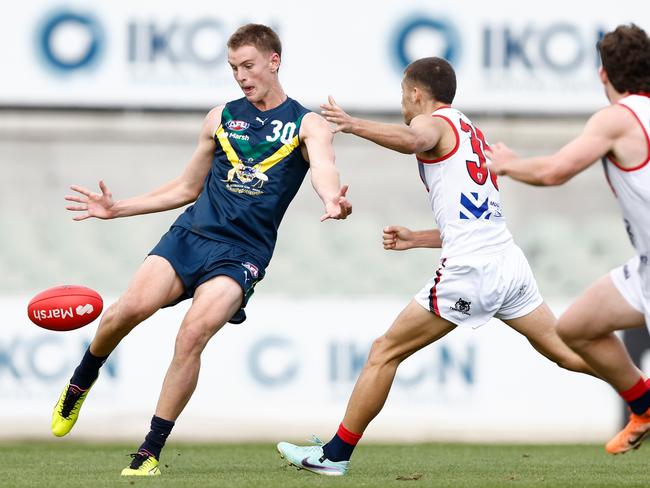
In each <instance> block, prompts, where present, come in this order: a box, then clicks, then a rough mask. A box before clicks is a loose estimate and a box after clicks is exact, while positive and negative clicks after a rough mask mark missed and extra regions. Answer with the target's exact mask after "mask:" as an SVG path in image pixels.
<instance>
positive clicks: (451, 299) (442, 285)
mask: <svg viewBox="0 0 650 488" xmlns="http://www.w3.org/2000/svg"><path fill="white" fill-rule="evenodd" d="M415 300H416V301H417V302H418V303H419V304H420V305H421V306H422V307H424V308H426V309H427V310H429V311H431V312H433V313H435V314H436V315H438V316H439V317H442V318H443V319H446V320H448V321H449V322H451V323H453V324H456V325H460V326H465V327H471V328H474V329H476V328H478V327H480V326H482V325H485V324H486V323H487V322H489V320H490V319H491V318H492V317H496V318H498V319H504V320H508V319H516V318H519V317H523V316H524V315H527V314H529V313H530V312H532V311H533V310H535V309H536V308H537V307H539V306H540V305H541V304H542V302H543V299H542V296H541V295H540V293H539V290H538V288H537V283H536V282H535V277H534V276H533V272H532V271H531V269H530V265H529V264H528V261H527V260H526V257H525V256H524V253H523V252H522V251H521V249H519V247H518V246H517V245H515V244H511V245H509V246H508V247H507V248H506V249H504V250H503V251H500V252H499V253H496V254H487V255H469V256H459V257H450V258H443V259H441V260H440V266H439V268H438V269H437V270H436V274H435V276H434V277H433V278H431V280H429V282H428V283H427V284H426V285H425V286H424V288H422V289H421V290H420V291H419V292H418V293H417V295H415Z"/></svg>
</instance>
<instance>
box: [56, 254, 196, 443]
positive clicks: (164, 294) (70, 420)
mask: <svg viewBox="0 0 650 488" xmlns="http://www.w3.org/2000/svg"><path fill="white" fill-rule="evenodd" d="M152 283H155V284H156V286H151V284H152ZM182 292H183V284H182V283H181V281H180V279H179V278H178V276H177V275H176V272H175V271H174V269H173V268H172V266H171V264H169V262H168V261H167V260H166V259H164V258H161V257H160V256H149V257H147V259H145V261H144V263H142V265H141V266H140V269H139V270H138V271H137V273H136V274H135V276H134V278H133V280H132V282H131V284H130V285H129V288H128V289H127V291H126V292H125V293H124V294H123V295H122V296H121V297H120V299H119V300H118V301H117V302H116V303H114V304H113V305H111V306H110V307H109V308H108V310H106V312H105V313H104V315H103V316H102V318H101V321H100V323H99V327H98V328H97V332H96V333H95V337H94V339H93V341H92V343H91V344H90V347H89V348H88V350H87V351H86V353H85V354H84V357H83V358H82V360H81V363H80V364H79V366H78V367H77V368H76V369H75V371H74V373H73V375H72V378H71V379H70V382H69V383H68V384H67V385H66V386H65V388H64V389H63V392H62V393H61V396H60V397H59V401H58V402H57V404H56V405H55V407H54V411H53V412H52V433H53V434H54V435H55V436H57V437H61V436H64V435H66V434H67V433H68V432H70V430H71V429H72V427H73V426H74V424H75V422H76V421H77V418H78V417H79V409H80V408H81V405H82V404H83V402H84V400H85V399H86V395H88V391H89V389H90V387H91V386H92V384H93V383H94V382H95V380H96V379H97V376H98V375H99V368H100V367H101V365H102V364H103V363H104V361H106V359H107V358H108V355H109V354H110V353H111V352H112V351H113V349H115V347H116V346H117V345H118V344H119V342H120V341H121V340H122V339H123V338H124V336H126V335H127V334H128V333H129V332H130V331H131V330H132V329H133V328H134V327H135V326H136V325H138V324H139V323H140V322H142V321H143V320H145V319H146V318H148V317H149V316H151V315H152V314H153V313H154V312H155V311H156V310H158V309H159V308H160V307H162V306H163V305H166V304H167V303H169V302H170V301H172V300H173V299H175V298H177V297H178V296H180V294H181V293H182Z"/></svg>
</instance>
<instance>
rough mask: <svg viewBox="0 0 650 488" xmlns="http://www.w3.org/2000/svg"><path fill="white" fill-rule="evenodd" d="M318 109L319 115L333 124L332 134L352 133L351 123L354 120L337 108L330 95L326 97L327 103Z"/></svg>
mask: <svg viewBox="0 0 650 488" xmlns="http://www.w3.org/2000/svg"><path fill="white" fill-rule="evenodd" d="M320 108H321V111H320V113H321V115H322V116H323V117H325V119H326V120H327V121H328V122H331V123H332V124H334V128H333V129H332V130H333V132H335V133H336V132H352V122H353V120H354V119H353V118H352V117H350V116H349V115H348V114H347V113H345V111H344V110H343V109H342V108H341V107H339V106H338V104H337V103H336V101H334V97H332V95H329V96H328V97H327V103H323V104H321V106H320Z"/></svg>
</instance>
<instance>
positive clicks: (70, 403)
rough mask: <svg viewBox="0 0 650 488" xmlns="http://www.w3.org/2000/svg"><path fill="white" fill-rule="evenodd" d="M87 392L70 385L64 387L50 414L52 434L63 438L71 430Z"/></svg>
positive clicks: (87, 390)
mask: <svg viewBox="0 0 650 488" xmlns="http://www.w3.org/2000/svg"><path fill="white" fill-rule="evenodd" d="M89 391H90V388H88V389H86V390H82V389H81V388H79V387H78V386H76V385H71V384H70V383H68V384H67V385H66V386H65V388H64V389H63V392H62V393H61V396H60V397H59V401H58V402H57V403H56V405H55V406H54V411H53V412H52V434H54V435H55V436H57V437H63V436H64V435H66V434H67V433H68V432H70V431H71V430H72V427H73V426H74V424H75V422H76V421H77V418H78V417H79V409H80V408H81V405H82V404H83V402H84V400H85V399H86V395H88V392H89Z"/></svg>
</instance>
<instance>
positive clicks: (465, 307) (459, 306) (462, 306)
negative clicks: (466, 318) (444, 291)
mask: <svg viewBox="0 0 650 488" xmlns="http://www.w3.org/2000/svg"><path fill="white" fill-rule="evenodd" d="M471 304H472V302H466V301H465V300H463V299H462V298H459V299H458V301H457V302H456V305H454V306H453V307H449V308H450V309H451V310H453V311H454V312H460V313H462V314H464V315H471V314H470V313H469V306H470V305H471Z"/></svg>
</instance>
